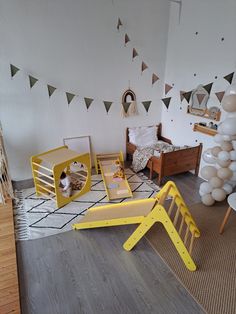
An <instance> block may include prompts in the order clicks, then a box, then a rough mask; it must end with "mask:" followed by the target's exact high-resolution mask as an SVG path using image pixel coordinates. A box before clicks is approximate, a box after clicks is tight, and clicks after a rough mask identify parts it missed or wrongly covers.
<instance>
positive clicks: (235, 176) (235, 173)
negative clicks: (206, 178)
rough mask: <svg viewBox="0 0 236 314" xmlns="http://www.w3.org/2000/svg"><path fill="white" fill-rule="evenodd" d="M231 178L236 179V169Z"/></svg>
mask: <svg viewBox="0 0 236 314" xmlns="http://www.w3.org/2000/svg"><path fill="white" fill-rule="evenodd" d="M229 179H230V180H232V181H236V171H233V173H232V176H231V177H230V178H229Z"/></svg>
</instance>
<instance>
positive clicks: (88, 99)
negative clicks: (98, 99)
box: [84, 97, 93, 110]
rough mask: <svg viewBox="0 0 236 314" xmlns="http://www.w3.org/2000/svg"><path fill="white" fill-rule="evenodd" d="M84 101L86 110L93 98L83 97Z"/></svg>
mask: <svg viewBox="0 0 236 314" xmlns="http://www.w3.org/2000/svg"><path fill="white" fill-rule="evenodd" d="M84 102H85V105H86V108H87V110H88V108H89V107H90V105H91V103H92V102H93V99H92V98H87V97H84Z"/></svg>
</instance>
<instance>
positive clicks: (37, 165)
mask: <svg viewBox="0 0 236 314" xmlns="http://www.w3.org/2000/svg"><path fill="white" fill-rule="evenodd" d="M32 164H33V166H36V167H39V168H42V169H44V170H47V171H48V172H51V173H53V171H52V169H50V168H47V167H45V166H42V165H41V164H38V163H37V162H35V161H33V162H32ZM33 169H34V168H33Z"/></svg>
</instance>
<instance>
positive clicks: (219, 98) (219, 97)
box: [215, 91, 225, 102]
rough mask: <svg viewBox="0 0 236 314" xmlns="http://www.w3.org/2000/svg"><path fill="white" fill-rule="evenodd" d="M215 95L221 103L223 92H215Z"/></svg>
mask: <svg viewBox="0 0 236 314" xmlns="http://www.w3.org/2000/svg"><path fill="white" fill-rule="evenodd" d="M215 95H216V97H217V98H218V100H219V102H221V101H222V99H223V97H224V95H225V92H224V91H223V92H217V93H215Z"/></svg>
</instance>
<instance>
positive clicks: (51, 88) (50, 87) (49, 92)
mask: <svg viewBox="0 0 236 314" xmlns="http://www.w3.org/2000/svg"><path fill="white" fill-rule="evenodd" d="M47 88H48V96H49V98H50V97H51V96H52V94H53V93H54V92H55V90H56V87H53V86H51V85H47Z"/></svg>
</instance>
